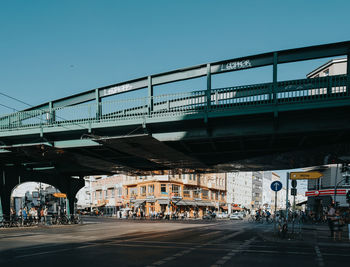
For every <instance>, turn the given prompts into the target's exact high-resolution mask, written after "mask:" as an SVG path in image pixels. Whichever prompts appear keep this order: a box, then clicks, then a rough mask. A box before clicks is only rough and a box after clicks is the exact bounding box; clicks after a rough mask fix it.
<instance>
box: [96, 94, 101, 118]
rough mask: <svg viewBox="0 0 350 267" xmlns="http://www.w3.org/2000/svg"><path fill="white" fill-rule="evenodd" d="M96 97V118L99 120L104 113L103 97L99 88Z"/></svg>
mask: <svg viewBox="0 0 350 267" xmlns="http://www.w3.org/2000/svg"><path fill="white" fill-rule="evenodd" d="M95 99H96V119H97V120H99V119H100V118H101V114H102V106H101V98H100V93H99V90H98V89H96V90H95Z"/></svg>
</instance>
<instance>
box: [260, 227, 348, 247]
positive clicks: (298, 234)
mask: <svg viewBox="0 0 350 267" xmlns="http://www.w3.org/2000/svg"><path fill="white" fill-rule="evenodd" d="M258 235H259V236H260V237H261V238H263V239H264V240H266V241H271V242H295V243H300V242H302V243H310V244H322V245H327V246H334V247H336V246H341V247H349V248H350V240H349V232H348V225H345V226H344V227H343V232H342V239H341V240H336V241H334V239H333V238H332V237H331V234H330V230H329V228H328V225H327V224H304V225H300V226H299V225H295V226H294V233H293V232H292V224H291V223H290V224H288V235H287V237H286V238H284V239H282V238H280V237H279V236H277V235H275V234H274V228H273V225H272V226H271V227H270V226H269V229H268V230H265V231H264V232H258Z"/></svg>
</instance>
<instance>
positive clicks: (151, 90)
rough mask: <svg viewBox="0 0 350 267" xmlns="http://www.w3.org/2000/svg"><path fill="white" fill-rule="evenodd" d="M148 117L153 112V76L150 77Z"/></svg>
mask: <svg viewBox="0 0 350 267" xmlns="http://www.w3.org/2000/svg"><path fill="white" fill-rule="evenodd" d="M147 106H148V115H150V114H151V113H152V111H153V85H152V76H148V104H147Z"/></svg>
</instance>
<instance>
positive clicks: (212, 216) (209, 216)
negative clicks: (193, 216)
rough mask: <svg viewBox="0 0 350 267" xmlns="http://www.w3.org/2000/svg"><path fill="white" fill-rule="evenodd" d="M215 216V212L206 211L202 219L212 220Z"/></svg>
mask: <svg viewBox="0 0 350 267" xmlns="http://www.w3.org/2000/svg"><path fill="white" fill-rule="evenodd" d="M215 218H216V214H215V212H208V213H207V214H204V215H203V217H202V219H204V220H212V219H215Z"/></svg>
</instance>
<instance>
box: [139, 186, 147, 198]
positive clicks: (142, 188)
mask: <svg viewBox="0 0 350 267" xmlns="http://www.w3.org/2000/svg"><path fill="white" fill-rule="evenodd" d="M140 195H141V196H145V195H146V186H141V187H140Z"/></svg>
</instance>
